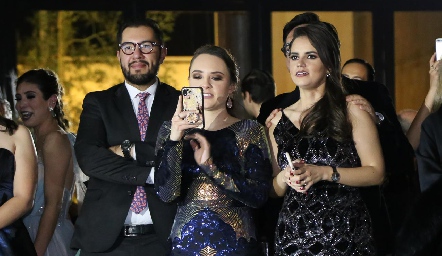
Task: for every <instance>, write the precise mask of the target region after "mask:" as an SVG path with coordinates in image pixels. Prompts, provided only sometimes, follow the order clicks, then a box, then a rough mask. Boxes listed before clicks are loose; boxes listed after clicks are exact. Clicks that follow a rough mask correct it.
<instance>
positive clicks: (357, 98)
mask: <svg viewBox="0 0 442 256" xmlns="http://www.w3.org/2000/svg"><path fill="white" fill-rule="evenodd" d="M346 100H347V102H349V103H351V104H355V105H357V106H358V107H359V108H360V109H362V110H364V111H366V112H367V113H368V114H369V115H370V116H371V119H373V122H374V123H375V124H377V123H379V120H378V117H377V115H376V113H375V111H374V109H373V106H371V104H370V102H368V100H367V99H365V98H364V97H362V96H361V95H358V94H352V95H348V96H347V97H346Z"/></svg>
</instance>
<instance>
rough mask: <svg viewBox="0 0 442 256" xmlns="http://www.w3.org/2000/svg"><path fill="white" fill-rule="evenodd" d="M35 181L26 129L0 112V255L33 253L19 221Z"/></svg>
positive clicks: (34, 162)
mask: <svg viewBox="0 0 442 256" xmlns="http://www.w3.org/2000/svg"><path fill="white" fill-rule="evenodd" d="M36 183H37V160H36V154H35V148H34V145H33V144H32V138H31V135H30V133H29V130H28V129H27V128H26V127H24V126H21V125H20V126H19V125H17V124H16V123H15V122H14V121H12V120H10V119H7V118H5V117H3V116H2V115H0V255H8V256H10V255H11V256H13V255H19V256H21V255H26V256H28V255H30V256H32V255H36V253H35V249H34V245H33V244H32V241H31V238H30V237H29V234H28V231H27V230H26V227H25V226H24V225H23V222H22V216H23V215H24V214H25V213H27V212H28V211H29V210H30V209H31V208H32V203H33V200H34V193H35V186H36Z"/></svg>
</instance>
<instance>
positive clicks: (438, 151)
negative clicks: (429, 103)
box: [416, 108, 442, 192]
mask: <svg viewBox="0 0 442 256" xmlns="http://www.w3.org/2000/svg"><path fill="white" fill-rule="evenodd" d="M416 159H417V167H418V170H419V182H420V187H421V190H422V192H424V191H426V190H427V189H429V188H430V187H431V185H433V184H434V183H436V182H437V181H438V180H440V179H442V108H440V109H439V110H438V111H437V112H435V113H432V114H431V115H429V116H428V117H427V118H426V119H425V121H424V122H423V123H422V129H421V138H420V143H419V147H418V148H417V151H416Z"/></svg>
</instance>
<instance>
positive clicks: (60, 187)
mask: <svg viewBox="0 0 442 256" xmlns="http://www.w3.org/2000/svg"><path fill="white" fill-rule="evenodd" d="M16 92H17V93H16V95H15V98H16V101H17V104H16V109H17V111H18V113H19V115H20V117H21V119H22V121H23V123H24V125H26V126H27V127H29V128H32V130H33V133H34V138H35V145H36V148H37V156H38V183H37V192H36V198H35V204H34V208H33V210H32V212H31V213H30V214H28V215H27V216H26V217H25V219H24V223H25V225H26V227H27V228H28V231H29V234H30V235H31V238H32V239H33V241H34V245H35V250H36V251H37V254H38V255H39V256H43V255H45V256H60V255H63V256H69V255H74V254H75V251H73V250H71V249H70V248H69V244H70V241H71V238H72V234H73V231H74V226H73V224H72V222H71V220H70V218H69V215H68V210H69V206H70V204H71V198H72V191H73V183H74V171H73V158H74V153H73V148H72V144H71V141H70V140H69V137H68V132H67V131H66V129H67V126H68V122H67V120H66V119H64V113H63V103H62V101H61V97H62V96H63V90H62V87H61V85H60V84H59V82H58V78H57V75H56V74H55V73H54V72H52V71H51V70H46V69H34V70H30V71H28V72H26V73H24V74H23V75H21V76H20V77H19V78H18V79H17V89H16Z"/></svg>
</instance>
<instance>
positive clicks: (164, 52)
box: [160, 46, 167, 64]
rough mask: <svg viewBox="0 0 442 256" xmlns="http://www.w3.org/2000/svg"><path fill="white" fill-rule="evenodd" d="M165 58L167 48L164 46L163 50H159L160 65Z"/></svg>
mask: <svg viewBox="0 0 442 256" xmlns="http://www.w3.org/2000/svg"><path fill="white" fill-rule="evenodd" d="M166 56H167V47H166V46H164V47H163V48H161V55H160V64H163V62H164V59H165V58H166Z"/></svg>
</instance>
